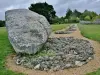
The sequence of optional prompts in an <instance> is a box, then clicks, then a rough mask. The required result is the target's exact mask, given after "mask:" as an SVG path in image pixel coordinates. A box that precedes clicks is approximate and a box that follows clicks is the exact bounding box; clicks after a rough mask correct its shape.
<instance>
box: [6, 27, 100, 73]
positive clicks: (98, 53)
mask: <svg viewBox="0 0 100 75" xmlns="http://www.w3.org/2000/svg"><path fill="white" fill-rule="evenodd" d="M53 36H54V37H70V36H72V37H75V38H81V39H86V40H89V39H87V38H85V37H83V36H82V35H81V34H80V31H79V29H78V28H77V31H75V32H73V33H72V34H53ZM89 41H90V42H91V43H92V45H93V47H94V52H95V55H94V59H93V60H91V61H90V62H89V63H87V64H86V65H83V66H81V67H78V68H70V69H66V70H61V71H57V72H44V71H36V70H31V69H27V68H24V67H21V66H17V65H16V64H15V63H14V60H13V57H14V56H15V55H11V56H8V57H7V63H6V66H7V68H9V69H10V70H12V71H15V72H22V73H25V74H27V75H84V74H86V73H89V72H93V71H96V70H97V69H98V68H100V43H98V42H96V41H92V40H89Z"/></svg>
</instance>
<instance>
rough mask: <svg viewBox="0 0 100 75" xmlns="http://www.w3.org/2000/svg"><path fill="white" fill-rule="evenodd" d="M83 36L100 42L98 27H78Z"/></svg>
mask: <svg viewBox="0 0 100 75" xmlns="http://www.w3.org/2000/svg"><path fill="white" fill-rule="evenodd" d="M79 28H80V30H81V33H82V35H83V36H85V37H87V38H89V39H92V40H96V41H99V42H100V25H79Z"/></svg>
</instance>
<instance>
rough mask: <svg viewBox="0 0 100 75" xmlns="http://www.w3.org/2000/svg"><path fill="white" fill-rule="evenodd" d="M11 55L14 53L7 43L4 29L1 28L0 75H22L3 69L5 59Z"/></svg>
mask: <svg viewBox="0 0 100 75" xmlns="http://www.w3.org/2000/svg"><path fill="white" fill-rule="evenodd" d="M11 53H14V51H13V50H12V47H11V45H10V43H9V40H8V37H7V32H6V29H5V28H4V27H1V28H0V75H23V74H21V73H15V72H12V71H10V70H8V69H7V68H6V67H5V62H6V61H5V60H6V57H7V56H8V55H9V54H11Z"/></svg>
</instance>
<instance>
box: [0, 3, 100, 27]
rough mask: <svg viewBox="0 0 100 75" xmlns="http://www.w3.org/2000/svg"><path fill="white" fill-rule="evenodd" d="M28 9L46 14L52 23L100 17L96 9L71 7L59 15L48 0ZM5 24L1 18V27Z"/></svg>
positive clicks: (92, 19)
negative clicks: (80, 9)
mask: <svg viewBox="0 0 100 75" xmlns="http://www.w3.org/2000/svg"><path fill="white" fill-rule="evenodd" d="M28 9H29V10H31V11H34V12H37V13H39V14H41V15H43V16H45V17H46V18H47V20H48V21H49V23H50V24H54V23H58V24H62V23H78V22H79V21H80V20H83V21H94V20H96V19H100V14H99V15H98V14H97V13H96V12H94V11H88V10H85V11H84V12H80V11H78V10H77V9H75V10H73V11H72V10H71V9H70V8H68V9H67V11H66V14H65V16H63V17H58V16H57V15H56V11H55V10H54V7H53V6H52V5H49V4H48V3H46V2H44V3H35V4H34V3H33V4H31V5H30V6H29V8H28ZM3 26H5V21H2V20H0V27H3Z"/></svg>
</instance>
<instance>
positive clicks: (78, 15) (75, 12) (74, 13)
mask: <svg viewBox="0 0 100 75" xmlns="http://www.w3.org/2000/svg"><path fill="white" fill-rule="evenodd" d="M81 14H82V13H81V12H79V11H78V10H76V9H75V10H74V11H73V14H72V16H76V17H80V16H81Z"/></svg>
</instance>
